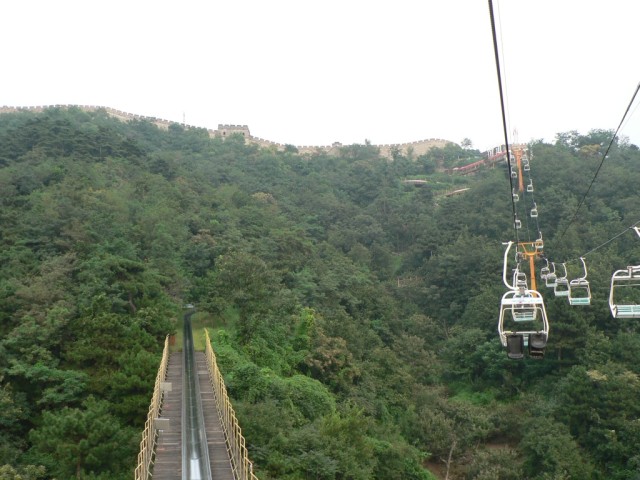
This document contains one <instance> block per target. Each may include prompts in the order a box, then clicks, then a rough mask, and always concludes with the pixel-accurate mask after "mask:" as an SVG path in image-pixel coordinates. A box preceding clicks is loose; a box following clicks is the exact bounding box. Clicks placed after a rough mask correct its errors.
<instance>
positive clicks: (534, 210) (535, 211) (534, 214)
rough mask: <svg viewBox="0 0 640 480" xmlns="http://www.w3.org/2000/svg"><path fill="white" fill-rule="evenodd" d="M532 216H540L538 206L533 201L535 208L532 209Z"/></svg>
mask: <svg viewBox="0 0 640 480" xmlns="http://www.w3.org/2000/svg"><path fill="white" fill-rule="evenodd" d="M531 218H538V206H537V205H536V204H535V202H534V203H533V208H532V209H531Z"/></svg>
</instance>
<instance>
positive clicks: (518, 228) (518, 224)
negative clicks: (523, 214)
mask: <svg viewBox="0 0 640 480" xmlns="http://www.w3.org/2000/svg"><path fill="white" fill-rule="evenodd" d="M513 223H514V225H515V226H516V229H517V230H520V229H521V228H522V222H521V221H520V220H519V219H518V218H517V217H516V219H515V221H514V222H513Z"/></svg>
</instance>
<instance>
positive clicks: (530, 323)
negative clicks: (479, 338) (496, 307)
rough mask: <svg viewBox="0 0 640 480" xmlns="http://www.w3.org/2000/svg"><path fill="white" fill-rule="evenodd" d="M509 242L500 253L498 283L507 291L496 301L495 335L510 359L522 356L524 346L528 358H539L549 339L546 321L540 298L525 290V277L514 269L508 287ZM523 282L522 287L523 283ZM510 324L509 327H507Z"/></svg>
mask: <svg viewBox="0 0 640 480" xmlns="http://www.w3.org/2000/svg"><path fill="white" fill-rule="evenodd" d="M512 245H513V242H509V243H508V244H507V249H506V251H505V254H504V266H503V272H502V280H503V282H504V284H505V286H506V287H507V289H508V291H507V292H506V293H505V294H504V295H503V296H502V300H501V302H500V316H499V319H498V334H499V335H500V342H501V343H502V346H503V347H506V348H507V356H508V357H509V358H510V359H514V360H516V359H520V358H523V357H524V352H525V347H527V348H528V350H529V356H530V357H531V358H543V357H544V349H545V347H546V345H547V338H548V337H549V321H548V319H547V312H546V309H545V307H544V300H543V298H542V295H540V293H539V292H538V291H536V290H529V289H528V288H526V275H525V274H524V273H523V272H520V271H519V269H516V270H514V274H513V280H512V282H513V283H512V284H509V282H508V281H507V258H508V253H509V250H510V249H511V246H512ZM523 283H524V284H523ZM509 324H511V325H509Z"/></svg>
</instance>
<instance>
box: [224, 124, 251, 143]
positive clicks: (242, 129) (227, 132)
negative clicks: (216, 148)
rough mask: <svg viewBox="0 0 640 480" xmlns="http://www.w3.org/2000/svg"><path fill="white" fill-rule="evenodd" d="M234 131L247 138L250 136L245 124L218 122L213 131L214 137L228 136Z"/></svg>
mask: <svg viewBox="0 0 640 480" xmlns="http://www.w3.org/2000/svg"><path fill="white" fill-rule="evenodd" d="M234 133H239V134H241V135H242V136H243V137H244V138H246V139H247V140H248V139H250V138H251V133H249V127H248V126H247V125H222V124H218V129H217V130H216V131H215V136H216V137H223V138H225V137H228V136H229V135H233V134H234Z"/></svg>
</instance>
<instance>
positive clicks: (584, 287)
mask: <svg viewBox="0 0 640 480" xmlns="http://www.w3.org/2000/svg"><path fill="white" fill-rule="evenodd" d="M580 261H581V262H582V268H583V270H584V275H583V276H582V277H579V278H576V279H574V280H571V281H570V282H569V305H591V288H590V287H589V282H588V281H587V264H586V263H585V261H584V258H582V257H580Z"/></svg>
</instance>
